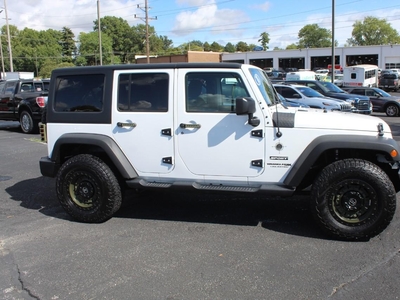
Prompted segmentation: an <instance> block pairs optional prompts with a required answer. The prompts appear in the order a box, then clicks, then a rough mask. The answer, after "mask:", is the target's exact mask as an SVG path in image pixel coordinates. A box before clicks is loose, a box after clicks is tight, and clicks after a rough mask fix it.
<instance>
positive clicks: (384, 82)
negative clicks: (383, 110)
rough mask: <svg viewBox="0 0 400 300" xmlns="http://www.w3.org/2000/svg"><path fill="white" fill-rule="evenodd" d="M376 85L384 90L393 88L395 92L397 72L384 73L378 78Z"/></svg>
mask: <svg viewBox="0 0 400 300" xmlns="http://www.w3.org/2000/svg"><path fill="white" fill-rule="evenodd" d="M378 87H379V88H380V89H384V90H385V91H388V90H393V91H395V92H397V90H398V89H399V74H398V73H395V72H391V73H386V74H383V75H381V77H380V78H379V84H378Z"/></svg>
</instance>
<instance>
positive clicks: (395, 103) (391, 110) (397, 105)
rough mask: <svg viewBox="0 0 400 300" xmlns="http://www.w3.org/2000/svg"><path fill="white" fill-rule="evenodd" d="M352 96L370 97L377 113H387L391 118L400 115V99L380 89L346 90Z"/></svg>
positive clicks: (355, 88)
mask: <svg viewBox="0 0 400 300" xmlns="http://www.w3.org/2000/svg"><path fill="white" fill-rule="evenodd" d="M345 90H346V91H347V92H348V93H350V94H356V95H364V96H368V97H369V99H370V100H371V102H372V106H373V110H374V111H375V112H385V113H386V115H387V116H389V117H397V116H399V113H400V97H395V96H392V95H390V94H389V93H387V92H385V91H384V90H382V89H379V88H372V87H354V88H345Z"/></svg>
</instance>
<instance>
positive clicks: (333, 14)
mask: <svg viewBox="0 0 400 300" xmlns="http://www.w3.org/2000/svg"><path fill="white" fill-rule="evenodd" d="M335 66H336V57H335V0H332V75H331V82H332V83H334V82H335Z"/></svg>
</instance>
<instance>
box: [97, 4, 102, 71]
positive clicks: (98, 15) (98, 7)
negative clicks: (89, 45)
mask: <svg viewBox="0 0 400 300" xmlns="http://www.w3.org/2000/svg"><path fill="white" fill-rule="evenodd" d="M97 27H99V28H98V32H99V49H100V51H99V52H100V53H99V54H100V66H102V65H103V50H102V48H101V29H100V0H97Z"/></svg>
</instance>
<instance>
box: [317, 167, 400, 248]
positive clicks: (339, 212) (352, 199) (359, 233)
mask: <svg viewBox="0 0 400 300" xmlns="http://www.w3.org/2000/svg"><path fill="white" fill-rule="evenodd" d="M311 196H312V201H313V213H314V216H315V217H316V219H317V221H318V222H319V223H320V224H321V225H322V228H323V229H324V230H325V231H327V232H328V233H330V234H331V235H333V236H335V237H336V238H340V239H344V240H357V239H369V238H371V237H374V236H376V235H377V234H379V233H381V232H382V231H383V230H384V229H385V228H386V227H387V226H388V225H389V223H390V221H391V220H392V218H393V215H394V212H395V210H396V191H395V189H394V186H393V184H392V182H391V181H390V179H389V177H388V176H387V174H386V173H385V172H384V171H383V170H382V169H380V168H379V167H378V166H376V165H375V164H373V163H371V162H368V161H364V160H361V159H345V160H341V161H337V162H335V163H332V164H331V165H328V166H327V167H326V168H325V169H324V170H322V172H321V174H320V176H319V177H318V178H317V179H316V181H315V182H314V184H313V188H312V194H311Z"/></svg>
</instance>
